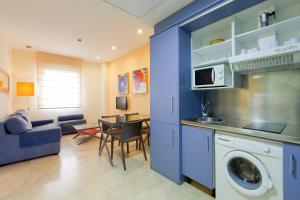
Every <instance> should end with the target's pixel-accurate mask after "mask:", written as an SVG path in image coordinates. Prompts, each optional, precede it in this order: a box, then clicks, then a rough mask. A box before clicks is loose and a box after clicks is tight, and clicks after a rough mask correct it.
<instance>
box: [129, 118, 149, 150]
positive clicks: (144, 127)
mask: <svg viewBox="0 0 300 200" xmlns="http://www.w3.org/2000/svg"><path fill="white" fill-rule="evenodd" d="M134 115H139V113H138V112H136V113H127V114H125V117H126V118H127V117H130V116H134ZM143 124H144V125H142V134H145V135H146V138H145V140H144V141H147V143H148V146H150V124H149V122H148V121H143ZM136 148H139V149H141V144H138V140H137V142H136Z"/></svg>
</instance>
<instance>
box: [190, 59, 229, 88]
mask: <svg viewBox="0 0 300 200" xmlns="http://www.w3.org/2000/svg"><path fill="white" fill-rule="evenodd" d="M231 83H232V73H231V70H230V67H229V66H228V64H219V65H213V66H208V67H203V68H196V69H193V88H209V87H226V86H229V85H231Z"/></svg>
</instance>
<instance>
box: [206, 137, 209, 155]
mask: <svg viewBox="0 0 300 200" xmlns="http://www.w3.org/2000/svg"><path fill="white" fill-rule="evenodd" d="M206 145H207V152H209V137H208V136H207V137H206Z"/></svg>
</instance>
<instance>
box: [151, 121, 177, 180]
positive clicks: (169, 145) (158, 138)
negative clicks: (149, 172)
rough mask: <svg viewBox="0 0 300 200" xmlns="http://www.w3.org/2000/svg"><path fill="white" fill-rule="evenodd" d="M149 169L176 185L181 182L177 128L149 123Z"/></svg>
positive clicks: (153, 122) (164, 124)
mask: <svg viewBox="0 0 300 200" xmlns="http://www.w3.org/2000/svg"><path fill="white" fill-rule="evenodd" d="M150 154H151V169H154V170H155V171H157V172H159V173H160V174H162V175H164V176H165V177H167V178H168V179H170V180H172V181H174V182H175V183H177V184H180V183H181V182H182V176H181V168H180V156H179V155H180V135H179V127H178V126H176V125H170V124H166V123H160V122H155V121H151V148H150Z"/></svg>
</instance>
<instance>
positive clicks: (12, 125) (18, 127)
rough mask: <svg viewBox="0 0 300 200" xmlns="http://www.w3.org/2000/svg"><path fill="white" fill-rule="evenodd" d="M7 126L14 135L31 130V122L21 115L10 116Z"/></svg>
mask: <svg viewBox="0 0 300 200" xmlns="http://www.w3.org/2000/svg"><path fill="white" fill-rule="evenodd" d="M5 127H6V129H7V131H8V133H10V134H13V135H19V134H22V133H25V132H27V131H29V130H31V127H30V126H29V124H28V123H27V121H26V120H25V119H24V118H23V117H22V116H21V115H13V116H10V117H9V118H8V119H7V120H6V122H5Z"/></svg>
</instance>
